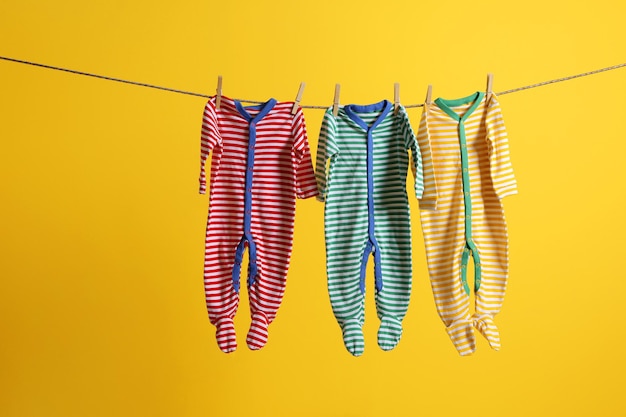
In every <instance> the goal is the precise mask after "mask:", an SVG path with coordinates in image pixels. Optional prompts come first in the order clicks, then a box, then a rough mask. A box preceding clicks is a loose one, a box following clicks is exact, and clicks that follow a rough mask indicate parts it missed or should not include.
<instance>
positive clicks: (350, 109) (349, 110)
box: [344, 100, 392, 131]
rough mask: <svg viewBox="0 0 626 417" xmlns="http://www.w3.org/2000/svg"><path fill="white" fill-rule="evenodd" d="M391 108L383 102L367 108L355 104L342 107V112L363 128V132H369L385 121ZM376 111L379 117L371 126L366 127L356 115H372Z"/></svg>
mask: <svg viewBox="0 0 626 417" xmlns="http://www.w3.org/2000/svg"><path fill="white" fill-rule="evenodd" d="M391 107H392V105H391V102H390V101H387V100H383V101H380V102H378V103H375V104H370V105H368V106H359V105H356V104H350V105H348V106H344V111H345V112H346V114H347V115H348V117H349V118H350V119H352V121H354V123H356V124H357V125H359V126H360V127H361V128H363V130H365V131H370V130H374V129H376V126H378V125H379V124H380V122H382V121H383V120H385V117H387V115H388V114H389V112H390V111H391ZM377 111H380V115H378V117H377V118H376V120H375V121H374V123H372V126H368V125H367V124H366V123H365V122H364V121H363V119H361V118H360V117H359V116H358V115H357V113H372V112H377Z"/></svg>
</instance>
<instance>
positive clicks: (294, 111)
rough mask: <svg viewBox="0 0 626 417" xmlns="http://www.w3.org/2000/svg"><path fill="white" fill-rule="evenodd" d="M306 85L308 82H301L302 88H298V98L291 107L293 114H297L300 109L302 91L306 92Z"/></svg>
mask: <svg viewBox="0 0 626 417" xmlns="http://www.w3.org/2000/svg"><path fill="white" fill-rule="evenodd" d="M304 87H306V83H304V82H302V83H300V88H299V89H298V95H296V100H295V101H294V103H293V108H292V109H291V114H296V112H297V111H298V107H300V100H302V93H303V92H304Z"/></svg>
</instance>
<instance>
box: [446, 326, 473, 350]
mask: <svg viewBox="0 0 626 417" xmlns="http://www.w3.org/2000/svg"><path fill="white" fill-rule="evenodd" d="M446 330H447V332H448V336H450V339H451V340H452V343H454V347H455V348H456V350H457V351H458V352H459V354H460V355H461V356H467V355H471V354H472V353H474V351H475V350H476V339H475V338H474V323H473V321H472V319H470V318H465V319H459V320H455V321H454V322H452V324H450V326H449V327H448V328H447V329H446Z"/></svg>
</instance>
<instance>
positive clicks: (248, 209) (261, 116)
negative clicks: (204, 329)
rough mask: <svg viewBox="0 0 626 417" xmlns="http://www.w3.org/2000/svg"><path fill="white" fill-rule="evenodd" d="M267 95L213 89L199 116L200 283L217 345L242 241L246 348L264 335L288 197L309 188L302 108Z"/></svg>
mask: <svg viewBox="0 0 626 417" xmlns="http://www.w3.org/2000/svg"><path fill="white" fill-rule="evenodd" d="M292 108H293V103H279V102H276V100H274V99H270V100H269V101H267V102H266V103H264V104H261V105H258V106H249V107H244V106H242V105H241V103H240V102H239V101H236V100H232V99H230V98H228V97H225V96H222V97H221V105H220V109H219V110H216V107H215V99H214V98H213V99H211V100H209V101H208V102H207V104H206V106H205V109H204V117H203V122H202V135H201V136H202V144H201V145H202V146H201V171H200V193H201V194H204V193H205V192H206V175H205V164H206V161H207V158H208V156H209V153H210V152H212V154H213V156H212V159H211V176H210V198H209V215H208V221H207V228H206V242H205V261H204V288H205V295H206V304H207V309H208V313H209V319H210V321H211V323H212V324H213V325H215V326H216V327H217V330H216V338H217V343H218V345H219V347H220V349H221V350H222V351H223V352H232V351H234V350H235V349H236V348H237V341H236V337H235V327H234V324H233V317H234V316H235V313H236V312H237V307H238V304H239V287H240V284H239V281H240V273H241V271H240V269H241V262H242V260H243V256H244V251H245V249H246V248H248V255H249V267H248V279H247V287H248V293H249V299H250V312H251V315H252V323H251V326H250V330H249V332H248V335H247V339H246V341H247V344H248V347H249V348H250V349H253V350H256V349H260V348H262V347H263V346H264V345H265V343H266V342H267V337H268V330H267V328H268V326H269V324H270V323H272V321H273V320H274V318H275V317H276V312H277V311H278V308H279V307H280V304H281V301H282V298H283V293H284V291H285V284H286V277H287V270H288V268H289V261H290V257H291V249H292V243H293V226H294V218H295V208H296V204H295V203H296V202H295V200H296V197H298V198H309V197H314V196H316V195H317V187H316V183H315V174H314V172H313V165H312V162H311V155H310V152H309V144H308V141H307V133H306V127H305V122H304V116H303V114H302V110H301V109H299V108H298V110H297V113H296V114H295V115H292V114H291V110H292Z"/></svg>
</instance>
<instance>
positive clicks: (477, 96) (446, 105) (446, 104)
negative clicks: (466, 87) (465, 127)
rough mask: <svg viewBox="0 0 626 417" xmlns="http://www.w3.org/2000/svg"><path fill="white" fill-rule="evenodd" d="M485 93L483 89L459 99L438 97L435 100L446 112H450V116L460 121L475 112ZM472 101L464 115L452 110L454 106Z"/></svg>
mask: <svg viewBox="0 0 626 417" xmlns="http://www.w3.org/2000/svg"><path fill="white" fill-rule="evenodd" d="M484 96H485V93H483V92H481V91H477V92H476V93H474V94H472V95H469V96H467V97H463V98H459V99H457V100H446V99H443V98H441V97H440V98H438V99H437V100H435V104H436V105H437V106H438V107H439V108H440V109H441V110H443V111H444V112H446V113H447V114H448V116H450V117H452V118H453V119H454V120H456V121H458V122H463V121H465V119H467V118H468V117H469V116H470V115H471V114H472V113H473V112H474V110H476V107H478V105H479V104H480V102H481V101H483V97H484ZM467 103H472V105H471V106H470V108H469V109H467V111H466V112H465V114H464V115H463V116H459V115H458V114H457V112H455V111H454V110H452V107H456V106H462V105H463V104H467Z"/></svg>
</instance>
